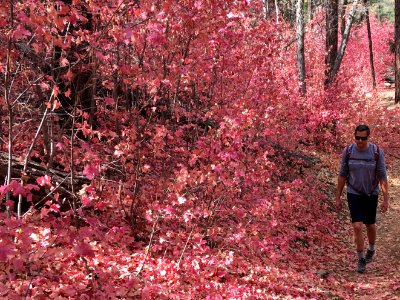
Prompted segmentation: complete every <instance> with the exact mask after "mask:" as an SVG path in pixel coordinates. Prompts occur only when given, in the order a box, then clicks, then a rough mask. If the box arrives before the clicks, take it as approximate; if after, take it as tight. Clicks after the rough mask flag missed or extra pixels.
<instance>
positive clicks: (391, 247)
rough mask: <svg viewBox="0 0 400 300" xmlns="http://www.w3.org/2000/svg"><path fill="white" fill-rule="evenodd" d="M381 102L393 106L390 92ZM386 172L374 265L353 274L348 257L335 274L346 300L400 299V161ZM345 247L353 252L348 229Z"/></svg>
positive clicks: (394, 161)
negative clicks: (385, 202) (386, 205)
mask: <svg viewBox="0 0 400 300" xmlns="http://www.w3.org/2000/svg"><path fill="white" fill-rule="evenodd" d="M381 99H382V104H383V105H387V106H389V107H390V106H394V105H393V102H394V91H392V90H388V91H386V92H385V93H384V94H383V95H381ZM387 172H388V178H389V197H390V198H389V209H388V211H387V212H386V213H382V212H381V211H380V209H379V208H378V214H377V230H378V234H377V241H376V255H375V257H374V261H373V262H372V263H370V264H368V265H367V270H366V272H365V273H364V274H358V273H357V272H355V264H356V258H355V257H348V261H347V262H345V266H344V267H343V268H342V269H340V270H337V272H338V274H337V275H339V277H340V278H341V279H342V282H343V289H344V290H347V291H348V293H346V294H348V295H349V299H355V300H356V299H365V300H378V299H379V300H389V299H390V300H394V299H400V161H399V160H397V159H395V160H393V162H392V164H391V165H388V166H387ZM380 197H381V196H380ZM381 200H382V199H381V198H380V201H381ZM364 232H365V231H364ZM346 238H347V237H346ZM347 243H348V247H349V249H354V243H353V239H352V229H351V227H350V226H349V230H348V240H347ZM352 255H354V256H355V254H352Z"/></svg>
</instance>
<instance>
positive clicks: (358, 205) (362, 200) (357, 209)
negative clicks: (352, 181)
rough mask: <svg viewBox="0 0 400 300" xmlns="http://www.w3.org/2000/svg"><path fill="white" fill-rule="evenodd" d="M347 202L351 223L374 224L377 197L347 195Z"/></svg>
mask: <svg viewBox="0 0 400 300" xmlns="http://www.w3.org/2000/svg"><path fill="white" fill-rule="evenodd" d="M347 201H348V203H349V210H350V215H351V222H352V223H354V222H363V223H364V224H367V225H369V224H375V222H376V210H377V207H378V195H371V196H367V195H356V194H350V193H347Z"/></svg>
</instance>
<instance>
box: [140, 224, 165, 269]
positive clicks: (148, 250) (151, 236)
mask: <svg viewBox="0 0 400 300" xmlns="http://www.w3.org/2000/svg"><path fill="white" fill-rule="evenodd" d="M159 218H160V216H157V219H156V220H155V221H154V223H153V228H152V229H151V234H150V241H149V245H148V246H147V249H146V256H145V257H144V259H143V261H142V265H141V266H140V268H139V270H138V272H137V273H136V276H139V275H140V273H141V272H142V270H143V267H144V265H145V263H146V260H147V257H148V256H149V253H150V250H151V246H152V242H153V236H154V232H155V229H156V225H157V223H158V219H159Z"/></svg>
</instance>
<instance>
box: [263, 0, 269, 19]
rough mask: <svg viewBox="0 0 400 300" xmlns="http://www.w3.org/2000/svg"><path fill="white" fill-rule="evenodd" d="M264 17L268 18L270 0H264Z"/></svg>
mask: <svg viewBox="0 0 400 300" xmlns="http://www.w3.org/2000/svg"><path fill="white" fill-rule="evenodd" d="M263 9H264V18H265V19H268V16H269V0H263Z"/></svg>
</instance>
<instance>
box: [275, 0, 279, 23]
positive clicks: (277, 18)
mask: <svg viewBox="0 0 400 300" xmlns="http://www.w3.org/2000/svg"><path fill="white" fill-rule="evenodd" d="M275 13H276V24H279V6H278V0H275Z"/></svg>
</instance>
